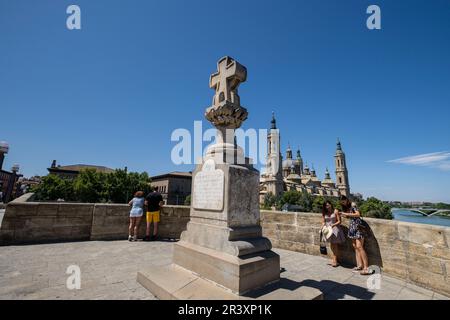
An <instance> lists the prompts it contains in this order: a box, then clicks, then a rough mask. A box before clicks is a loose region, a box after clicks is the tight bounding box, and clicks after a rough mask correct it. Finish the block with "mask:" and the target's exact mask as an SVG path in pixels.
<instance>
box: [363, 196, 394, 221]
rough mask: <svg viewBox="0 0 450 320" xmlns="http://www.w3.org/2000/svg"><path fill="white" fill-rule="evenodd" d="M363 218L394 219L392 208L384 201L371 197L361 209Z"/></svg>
mask: <svg viewBox="0 0 450 320" xmlns="http://www.w3.org/2000/svg"><path fill="white" fill-rule="evenodd" d="M359 209H360V211H361V214H362V215H363V217H371V218H380V219H392V218H393V217H392V212H391V206H389V205H388V204H386V203H384V202H383V201H381V200H379V199H377V198H374V197H371V198H368V199H367V200H366V201H364V202H363V203H362V204H361V206H360V207H359Z"/></svg>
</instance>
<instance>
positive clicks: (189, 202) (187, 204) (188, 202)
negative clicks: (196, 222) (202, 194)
mask: <svg viewBox="0 0 450 320" xmlns="http://www.w3.org/2000/svg"><path fill="white" fill-rule="evenodd" d="M191 198H192V197H191V195H188V196H187V197H186V199H184V205H185V206H190V205H191Z"/></svg>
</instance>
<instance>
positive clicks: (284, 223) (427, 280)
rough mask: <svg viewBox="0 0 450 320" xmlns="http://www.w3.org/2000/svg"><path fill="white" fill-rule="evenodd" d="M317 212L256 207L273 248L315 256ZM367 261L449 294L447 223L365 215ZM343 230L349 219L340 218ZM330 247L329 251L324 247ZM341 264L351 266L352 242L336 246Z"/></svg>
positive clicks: (402, 277) (384, 269) (352, 257)
mask: <svg viewBox="0 0 450 320" xmlns="http://www.w3.org/2000/svg"><path fill="white" fill-rule="evenodd" d="M321 218H322V217H321V215H320V214H317V213H293V212H290V213H284V212H276V211H261V224H262V227H263V233H264V235H265V236H266V237H268V238H269V239H270V240H271V242H272V245H273V246H274V247H275V248H282V249H287V250H294V251H298V252H303V253H307V254H312V255H320V251H319V229H320V226H321ZM364 220H365V222H366V223H367V225H368V232H367V238H366V241H365V249H366V251H367V254H368V257H369V264H370V265H377V266H379V267H381V268H382V270H383V272H385V273H387V274H389V275H393V276H395V277H397V278H401V279H405V280H406V281H408V282H412V283H414V284H417V285H420V286H422V287H425V288H428V289H432V290H434V291H437V292H440V293H443V294H445V295H447V296H450V228H448V227H439V226H431V225H425V224H417V223H405V222H399V221H392V220H382V219H369V218H365V219H364ZM342 227H343V229H344V232H345V233H346V234H347V230H348V229H347V227H348V221H347V220H346V219H345V220H344V221H343V226H342ZM328 251H329V250H328ZM340 257H341V263H344V264H348V265H350V266H354V265H355V254H354V251H353V248H352V244H351V241H350V240H349V239H347V242H346V243H345V244H343V245H341V246H340Z"/></svg>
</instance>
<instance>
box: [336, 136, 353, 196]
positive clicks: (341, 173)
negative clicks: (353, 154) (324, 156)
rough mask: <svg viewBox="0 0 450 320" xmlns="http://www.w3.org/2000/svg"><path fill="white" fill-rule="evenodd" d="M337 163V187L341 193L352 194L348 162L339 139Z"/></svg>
mask: <svg viewBox="0 0 450 320" xmlns="http://www.w3.org/2000/svg"><path fill="white" fill-rule="evenodd" d="M334 158H335V165H336V187H337V188H338V189H339V192H340V194H341V195H344V196H346V197H349V196H350V184H349V182H348V171H347V164H346V162H345V153H344V151H342V146H341V142H340V141H339V139H338V141H337V146H336V155H335V156H334Z"/></svg>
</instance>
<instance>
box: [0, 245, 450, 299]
mask: <svg viewBox="0 0 450 320" xmlns="http://www.w3.org/2000/svg"><path fill="white" fill-rule="evenodd" d="M172 245H173V242H164V241H155V242H143V241H138V242H132V243H130V242H128V241H126V240H124V241H87V242H72V243H53V244H38V245H25V246H3V247H0V299H45V300H48V299H56V300H58V299H70V300H82V299H132V300H137V299H139V300H141V299H142V300H152V299H155V297H154V296H153V295H152V294H150V292H149V291H147V290H146V289H144V288H143V287H142V286H141V285H139V284H138V283H137V281H136V275H137V272H138V271H140V270H142V269H145V268H147V267H151V266H152V265H154V266H162V265H166V264H169V263H170V262H171V257H172ZM274 251H275V252H276V253H278V254H279V255H280V258H281V268H282V270H283V272H282V273H281V277H282V278H285V279H288V280H289V281H290V282H291V283H293V284H295V285H302V286H310V287H313V288H319V290H321V291H322V292H323V293H324V298H325V299H374V300H379V299H388V300H391V299H449V298H448V297H445V296H442V295H440V294H437V293H433V292H431V291H429V290H427V289H424V288H420V287H417V286H414V285H411V284H408V285H407V284H406V283H405V281H404V280H400V279H396V278H392V277H388V276H385V275H383V276H382V283H381V288H382V289H381V290H378V291H377V290H368V289H367V285H366V280H367V277H363V276H359V275H357V274H354V273H352V272H351V269H346V268H343V267H338V268H332V267H330V266H328V265H327V262H329V261H328V259H326V258H323V257H319V256H311V255H306V254H303V253H298V252H293V251H288V250H283V249H274ZM71 264H76V265H78V266H80V268H81V290H69V289H67V287H66V281H67V277H68V276H69V275H68V274H66V270H67V267H68V266H69V265H71ZM283 268H284V269H283Z"/></svg>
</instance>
